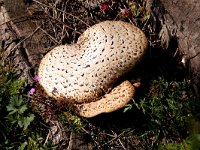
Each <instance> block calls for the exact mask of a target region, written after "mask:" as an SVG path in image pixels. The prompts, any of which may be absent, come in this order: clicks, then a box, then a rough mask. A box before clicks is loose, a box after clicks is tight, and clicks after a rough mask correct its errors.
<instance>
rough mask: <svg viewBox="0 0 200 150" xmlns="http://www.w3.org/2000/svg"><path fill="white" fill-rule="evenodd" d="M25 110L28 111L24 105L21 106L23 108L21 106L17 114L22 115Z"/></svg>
mask: <svg viewBox="0 0 200 150" xmlns="http://www.w3.org/2000/svg"><path fill="white" fill-rule="evenodd" d="M27 109H28V108H27V106H26V105H23V106H21V107H20V108H19V110H18V113H19V114H23V113H24V112H25V111H26V110H27Z"/></svg>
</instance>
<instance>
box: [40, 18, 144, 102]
mask: <svg viewBox="0 0 200 150" xmlns="http://www.w3.org/2000/svg"><path fill="white" fill-rule="evenodd" d="M146 48H147V39H146V36H145V34H144V33H143V32H142V31H141V30H140V29H139V28H137V27H136V26H134V25H133V24H130V23H126V22H122V21H104V22H101V23H98V24H96V25H94V26H92V27H90V28H88V29H87V30H86V31H85V32H84V33H83V34H82V35H81V36H80V38H79V39H78V41H77V43H75V44H72V45H62V46H58V47H55V48H54V49H52V50H51V51H50V52H49V53H47V54H46V55H45V56H44V58H43V59H42V61H41V63H40V66H39V70H38V75H39V77H40V81H39V83H40V84H41V85H42V86H43V88H44V89H45V91H46V92H47V94H48V95H49V96H51V97H54V98H56V99H60V98H64V99H66V100H67V101H69V102H73V103H74V102H75V103H86V102H92V101H95V100H97V99H99V97H101V96H102V95H104V94H105V93H106V92H107V91H108V90H109V89H110V88H113V85H114V84H115V83H116V81H117V80H118V79H119V77H121V76H122V75H124V74H125V73H127V72H128V71H130V70H131V69H132V68H133V67H134V66H135V64H136V63H137V62H138V61H139V60H140V59H141V58H142V56H143V55H144V53H145V50H146Z"/></svg>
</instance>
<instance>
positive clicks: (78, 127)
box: [58, 111, 87, 132]
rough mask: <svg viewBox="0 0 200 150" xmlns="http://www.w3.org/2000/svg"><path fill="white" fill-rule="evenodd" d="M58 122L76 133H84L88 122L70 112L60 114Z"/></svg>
mask: <svg viewBox="0 0 200 150" xmlns="http://www.w3.org/2000/svg"><path fill="white" fill-rule="evenodd" d="M58 120H59V121H61V122H62V123H64V124H66V125H67V126H68V127H69V129H71V130H73V131H75V132H81V131H83V129H84V127H85V126H86V125H87V123H86V121H84V120H83V119H81V118H80V117H78V116H77V115H74V114H72V113H71V112H68V111H65V112H64V113H61V114H59V115H58Z"/></svg>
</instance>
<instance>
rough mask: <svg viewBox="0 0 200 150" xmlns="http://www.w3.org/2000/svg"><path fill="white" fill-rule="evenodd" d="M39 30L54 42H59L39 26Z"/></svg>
mask: <svg viewBox="0 0 200 150" xmlns="http://www.w3.org/2000/svg"><path fill="white" fill-rule="evenodd" d="M39 28H40V27H39ZM40 30H41V31H42V32H44V33H45V34H46V35H47V36H49V37H50V38H51V39H52V40H53V41H54V42H55V43H57V44H60V43H59V42H58V41H57V40H56V39H55V38H54V37H53V36H51V35H50V34H48V33H47V32H46V31H45V30H43V29H42V28H40Z"/></svg>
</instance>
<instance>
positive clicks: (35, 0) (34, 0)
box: [33, 0, 90, 27]
mask: <svg viewBox="0 0 200 150" xmlns="http://www.w3.org/2000/svg"><path fill="white" fill-rule="evenodd" d="M33 2H35V3H38V4H40V5H43V6H45V7H48V8H51V7H50V6H48V5H45V4H43V3H41V2H39V1H37V0H33ZM55 9H56V10H58V11H60V12H62V13H64V14H66V15H69V16H72V17H74V18H76V19H77V20H79V21H81V22H82V23H84V24H85V25H87V26H88V27H90V25H89V24H87V23H86V22H84V21H83V20H81V19H80V18H78V17H77V16H74V15H72V14H70V13H67V12H65V11H63V10H61V9H58V8H55Z"/></svg>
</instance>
